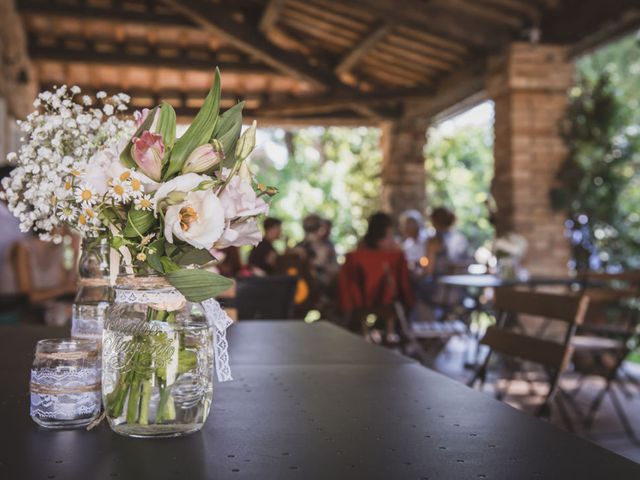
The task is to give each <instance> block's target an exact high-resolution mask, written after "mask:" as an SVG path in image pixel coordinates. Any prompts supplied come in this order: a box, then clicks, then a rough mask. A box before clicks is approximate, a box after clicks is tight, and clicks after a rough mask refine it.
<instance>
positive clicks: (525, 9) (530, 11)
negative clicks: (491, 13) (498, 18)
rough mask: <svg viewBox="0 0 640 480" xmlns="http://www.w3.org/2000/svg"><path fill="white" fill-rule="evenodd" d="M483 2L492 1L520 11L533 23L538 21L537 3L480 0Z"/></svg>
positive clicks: (517, 0) (491, 0)
mask: <svg viewBox="0 0 640 480" xmlns="http://www.w3.org/2000/svg"><path fill="white" fill-rule="evenodd" d="M482 1H483V2H484V3H487V2H489V3H493V4H495V5H500V6H502V7H504V8H506V9H507V10H512V11H514V12H518V13H521V14H522V15H524V16H526V17H527V18H528V19H529V20H531V21H532V22H533V23H534V24H537V23H538V22H539V21H540V16H541V11H540V7H539V5H537V4H536V3H535V2H532V1H530V0H482Z"/></svg>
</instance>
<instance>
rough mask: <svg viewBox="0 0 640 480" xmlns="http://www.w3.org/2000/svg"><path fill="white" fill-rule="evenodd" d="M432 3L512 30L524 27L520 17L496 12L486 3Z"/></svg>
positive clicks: (462, 0)
mask: <svg viewBox="0 0 640 480" xmlns="http://www.w3.org/2000/svg"><path fill="white" fill-rule="evenodd" d="M431 2H432V3H433V4H434V5H437V6H438V7H441V8H443V9H445V10H452V11H458V12H461V13H463V14H465V15H469V16H471V17H474V18H476V19H482V20H486V21H488V22H491V23H494V24H496V25H505V26H508V27H511V28H520V27H521V26H522V19H521V18H520V17H519V16H517V15H512V14H509V13H505V12H502V11H500V10H496V9H494V8H491V6H490V5H487V4H486V3H485V4H484V5H478V3H477V0H431Z"/></svg>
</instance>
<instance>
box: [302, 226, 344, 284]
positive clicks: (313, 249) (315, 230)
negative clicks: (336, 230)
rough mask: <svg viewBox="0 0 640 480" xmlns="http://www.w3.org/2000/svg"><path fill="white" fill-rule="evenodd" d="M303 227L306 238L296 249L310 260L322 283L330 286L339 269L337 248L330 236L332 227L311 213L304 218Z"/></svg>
mask: <svg viewBox="0 0 640 480" xmlns="http://www.w3.org/2000/svg"><path fill="white" fill-rule="evenodd" d="M302 228H303V230H304V239H303V240H302V241H301V242H300V243H298V245H296V247H295V250H296V252H298V253H299V254H300V255H302V256H303V257H304V258H305V259H306V260H307V261H308V262H309V266H310V267H311V269H312V271H313V274H314V275H315V277H316V279H317V280H318V282H319V283H320V285H322V286H328V285H329V284H330V283H331V281H332V280H333V277H334V276H335V275H336V273H337V271H338V261H337V259H336V250H335V247H334V246H333V243H332V242H331V240H329V238H328V236H329V233H330V231H331V230H330V227H328V226H327V221H326V220H324V219H323V218H322V217H320V216H319V215H316V214H311V215H307V216H306V217H305V218H304V220H303V222H302Z"/></svg>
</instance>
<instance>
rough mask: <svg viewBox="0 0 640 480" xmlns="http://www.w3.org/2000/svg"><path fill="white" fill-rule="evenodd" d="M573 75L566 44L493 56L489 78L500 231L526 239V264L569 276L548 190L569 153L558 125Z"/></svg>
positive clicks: (559, 220) (560, 221)
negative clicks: (493, 118)
mask: <svg viewBox="0 0 640 480" xmlns="http://www.w3.org/2000/svg"><path fill="white" fill-rule="evenodd" d="M572 75H573V64H572V62H571V61H570V60H569V59H567V55H566V51H565V49H564V48H563V47H560V46H554V45H533V44H528V43H516V44H513V45H512V46H511V47H510V48H509V50H508V51H507V52H506V53H505V54H504V55H503V56H501V57H499V58H495V59H492V63H491V66H490V74H489V77H488V79H487V90H488V92H489V95H490V96H491V98H493V100H494V102H495V144H494V154H495V176H494V179H493V184H492V193H493V196H494V198H495V200H496V204H497V207H498V213H497V218H496V220H497V223H496V229H497V234H498V235H504V234H506V233H508V232H516V233H519V234H521V235H523V236H524V237H526V238H527V240H528V242H529V252H528V255H527V258H526V260H525V261H526V266H527V268H528V269H529V270H530V271H531V272H532V273H534V274H538V275H566V274H567V262H568V260H569V258H570V250H569V244H568V241H567V240H566V238H565V237H564V216H563V215H562V214H560V213H556V212H554V211H552V209H551V205H550V202H549V190H550V188H551V187H552V185H553V184H554V181H555V175H556V172H557V170H558V167H559V166H560V164H561V163H562V161H563V160H564V158H565V157H566V155H567V150H566V147H565V145H564V143H563V141H562V138H561V137H560V132H559V124H560V121H561V119H562V118H563V116H564V114H565V111H566V107H567V89H568V88H569V87H570V86H571V84H572Z"/></svg>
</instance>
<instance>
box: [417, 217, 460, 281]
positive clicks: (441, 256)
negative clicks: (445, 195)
mask: <svg viewBox="0 0 640 480" xmlns="http://www.w3.org/2000/svg"><path fill="white" fill-rule="evenodd" d="M430 219H431V224H432V226H433V228H434V230H435V234H434V235H433V236H431V237H430V238H429V239H428V240H427V247H426V255H427V261H428V263H427V274H428V275H431V276H433V275H443V274H447V273H454V272H452V270H453V269H455V267H460V266H464V265H465V263H468V262H469V242H468V241H467V238H466V237H465V236H464V235H463V234H462V233H460V232H458V231H457V230H455V229H454V228H453V226H454V224H455V223H456V216H455V214H454V213H453V212H452V211H451V210H449V209H448V208H445V207H437V208H435V209H434V210H433V212H432V213H431V216H430Z"/></svg>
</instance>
